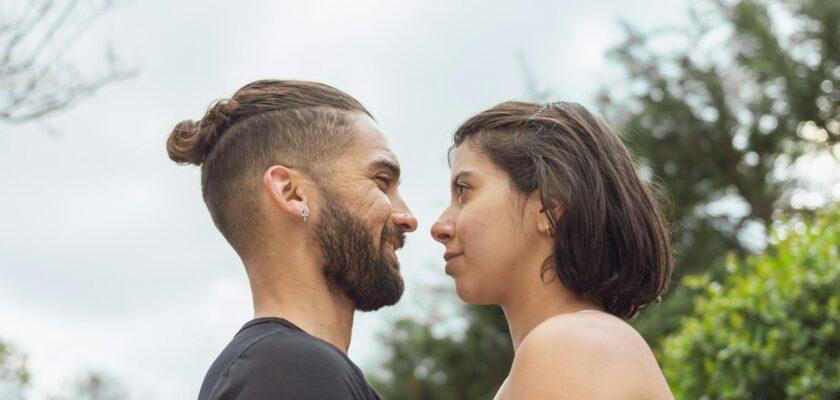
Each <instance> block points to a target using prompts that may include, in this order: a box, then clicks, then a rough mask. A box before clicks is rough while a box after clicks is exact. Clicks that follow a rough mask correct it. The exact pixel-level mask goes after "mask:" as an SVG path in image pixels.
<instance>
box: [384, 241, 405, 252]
mask: <svg viewBox="0 0 840 400" xmlns="http://www.w3.org/2000/svg"><path fill="white" fill-rule="evenodd" d="M382 242H383V243H386V244H389V245H391V248H392V249H394V251H396V250H398V249H400V248H402V244H401V243H400V241H399V239H384V240H382Z"/></svg>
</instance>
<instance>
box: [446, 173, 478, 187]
mask: <svg viewBox="0 0 840 400" xmlns="http://www.w3.org/2000/svg"><path fill="white" fill-rule="evenodd" d="M473 175H475V172H472V171H461V172H459V173H458V174H457V175H455V177H454V178H452V187H455V185H457V184H458V181H460V180H461V178H465V177H470V176H473Z"/></svg>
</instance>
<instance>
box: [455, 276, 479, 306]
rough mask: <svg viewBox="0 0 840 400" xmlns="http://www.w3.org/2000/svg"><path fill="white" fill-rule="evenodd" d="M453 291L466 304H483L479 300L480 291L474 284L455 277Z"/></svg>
mask: <svg viewBox="0 0 840 400" xmlns="http://www.w3.org/2000/svg"><path fill="white" fill-rule="evenodd" d="M455 293H457V294H458V298H460V299H461V301H463V302H465V303H468V304H485V303H483V302H482V301H481V297H482V296H481V293H480V291H479V290H477V288H476V287H475V285H470V284H469V283H467V282H464V281H463V279H455Z"/></svg>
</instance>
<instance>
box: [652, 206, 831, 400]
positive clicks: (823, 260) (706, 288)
mask: <svg viewBox="0 0 840 400" xmlns="http://www.w3.org/2000/svg"><path fill="white" fill-rule="evenodd" d="M771 242H772V244H771V245H770V247H769V248H768V249H767V251H766V252H764V253H763V254H761V255H756V256H751V257H749V258H747V260H746V261H739V260H738V259H737V258H736V257H731V258H730V259H729V260H728V262H727V270H728V271H731V274H730V275H729V276H727V277H726V279H725V281H724V283H723V284H720V283H718V282H715V281H713V280H711V277H710V274H703V275H701V276H697V277H693V278H692V279H687V280H686V284H687V285H691V286H693V287H695V288H696V289H698V290H701V291H702V293H703V294H702V295H701V296H698V297H697V299H696V302H695V304H696V305H695V307H696V308H697V311H696V312H695V313H693V314H692V315H691V316H690V317H689V318H687V319H686V320H684V321H683V323H682V324H681V326H680V328H679V330H678V331H677V333H675V334H674V335H671V336H669V337H668V339H667V340H666V341H665V346H664V351H663V354H664V355H665V356H664V360H663V361H664V364H665V374H666V376H667V377H668V378H669V381H670V382H671V386H672V388H673V390H674V394H675V397H676V398H685V399H697V398H702V397H704V396H705V397H706V398H715V399H743V398H761V399H791V398H796V399H805V398H807V399H836V398H840V363H839V362H838V359H840V291H838V290H837V288H840V253H838V249H840V206H838V205H836V204H835V205H834V207H831V208H828V209H826V210H825V211H824V212H821V213H819V214H818V215H817V217H816V218H807V217H806V218H804V219H803V218H799V217H795V218H792V219H791V220H789V221H787V222H786V223H784V224H781V225H779V226H777V227H776V229H775V234H774V235H773V237H772V238H771Z"/></svg>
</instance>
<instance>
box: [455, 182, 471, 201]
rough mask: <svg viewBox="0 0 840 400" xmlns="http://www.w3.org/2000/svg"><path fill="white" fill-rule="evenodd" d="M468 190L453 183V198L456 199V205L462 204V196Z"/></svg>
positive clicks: (460, 184) (458, 183) (457, 183)
mask: <svg viewBox="0 0 840 400" xmlns="http://www.w3.org/2000/svg"><path fill="white" fill-rule="evenodd" d="M469 190H470V187H469V186H467V185H465V184H463V183H461V182H455V197H456V198H457V199H458V203H461V202H463V196H464V195H465V194H466V193H467V191H469Z"/></svg>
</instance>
